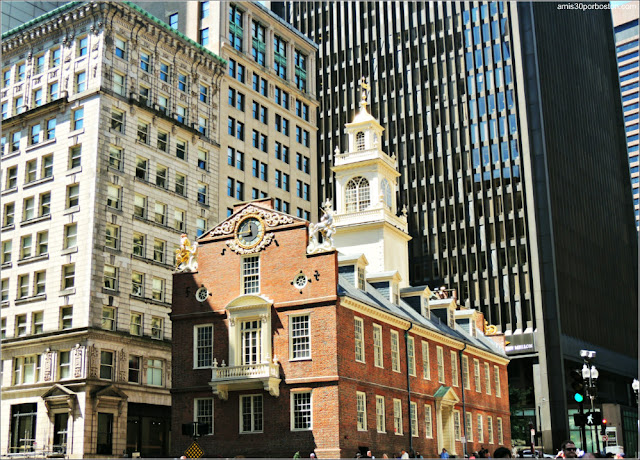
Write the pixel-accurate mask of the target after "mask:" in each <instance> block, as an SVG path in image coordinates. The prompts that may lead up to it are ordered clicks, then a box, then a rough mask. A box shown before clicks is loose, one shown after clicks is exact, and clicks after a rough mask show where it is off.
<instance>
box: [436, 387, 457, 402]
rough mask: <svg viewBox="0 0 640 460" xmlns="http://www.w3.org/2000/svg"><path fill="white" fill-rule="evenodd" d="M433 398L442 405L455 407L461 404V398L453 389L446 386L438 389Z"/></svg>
mask: <svg viewBox="0 0 640 460" xmlns="http://www.w3.org/2000/svg"><path fill="white" fill-rule="evenodd" d="M433 398H434V399H435V400H436V402H438V403H440V404H446V405H453V404H458V403H459V402H460V398H458V395H457V394H456V392H455V391H453V388H451V387H445V386H444V385H443V386H441V387H440V388H438V390H437V391H436V392H435V393H434V394H433Z"/></svg>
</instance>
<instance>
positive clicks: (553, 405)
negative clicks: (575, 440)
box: [272, 1, 638, 448]
mask: <svg viewBox="0 0 640 460" xmlns="http://www.w3.org/2000/svg"><path fill="white" fill-rule="evenodd" d="M563 5H564V6H563ZM599 5H604V4H599ZM272 8H273V9H274V10H275V11H278V12H279V13H280V14H281V15H282V16H283V17H285V18H286V19H288V20H289V21H290V22H291V23H292V24H293V25H294V26H295V27H296V28H298V29H299V30H300V31H301V32H302V33H304V34H306V35H307V36H309V37H310V38H311V39H313V40H314V41H315V42H316V43H318V44H319V47H320V49H319V53H318V56H319V63H318V69H319V75H318V99H319V100H320V103H321V105H320V111H319V122H318V128H319V130H318V149H319V158H320V163H319V167H318V170H319V179H318V180H319V185H320V187H321V193H320V197H319V198H320V200H324V199H325V198H327V197H329V198H331V197H333V196H334V194H335V184H334V179H333V175H332V172H331V166H332V165H333V161H334V160H333V151H334V150H335V148H336V147H339V148H340V149H341V150H344V145H345V142H346V138H345V136H344V135H343V133H342V126H344V124H345V123H346V122H348V121H349V120H350V119H351V118H352V117H353V114H354V113H355V111H356V110H357V104H358V95H359V94H358V88H357V83H358V81H359V80H360V79H361V78H362V77H366V78H368V79H369V82H370V84H371V96H372V97H371V100H372V107H371V112H372V115H373V116H374V117H375V118H376V119H378V120H380V122H381V124H382V125H383V126H384V128H385V132H384V136H383V139H382V142H383V149H384V150H385V151H387V152H389V154H390V155H396V156H397V158H398V165H399V166H398V169H399V172H400V173H401V177H400V179H399V186H398V190H397V194H398V200H399V203H401V205H400V206H399V208H401V207H402V205H405V206H406V208H407V211H408V216H407V218H408V222H409V231H410V234H411V236H412V237H413V238H412V241H411V242H410V257H411V261H412V265H411V267H410V268H411V272H410V278H411V279H410V282H411V284H412V285H419V284H428V285H430V286H432V287H434V286H440V285H441V284H444V285H446V286H447V287H449V288H455V289H457V295H458V298H459V299H460V301H461V302H462V303H463V304H465V305H466V306H469V307H473V308H477V309H479V310H481V311H482V312H483V313H484V314H485V318H486V319H487V320H488V322H489V323H490V324H495V325H497V326H498V329H499V330H500V331H502V332H504V333H505V336H506V340H507V342H509V343H508V345H507V350H508V353H509V354H510V355H511V356H512V358H513V359H512V362H511V364H510V366H509V367H510V368H509V372H510V374H509V375H510V376H509V379H510V384H511V385H513V386H515V387H520V388H524V389H527V388H531V387H532V383H533V389H532V391H531V393H530V394H529V397H528V402H527V404H526V406H527V407H525V408H524V409H523V410H522V411H521V412H522V414H523V417H524V420H526V421H534V422H535V423H536V425H537V426H540V427H542V430H543V436H544V444H545V446H546V447H547V448H549V447H550V446H551V445H553V446H555V447H557V446H559V445H560V443H561V442H562V441H563V440H564V438H566V437H567V436H568V434H569V431H568V429H569V427H568V425H569V424H568V410H569V409H570V408H571V402H568V401H567V400H568V398H569V396H570V395H569V392H568V376H566V375H565V373H568V371H569V370H571V369H573V368H579V367H581V359H580V357H579V350H580V349H581V348H588V349H593V350H597V351H598V353H599V355H598V356H599V357H601V359H602V361H603V365H604V366H605V367H607V369H606V371H605V373H604V374H603V373H601V376H603V378H604V379H605V380H607V383H606V384H604V381H603V387H606V388H608V390H604V393H602V392H601V393H600V398H601V401H609V402H613V401H615V402H616V403H619V404H621V405H627V406H630V405H631V401H630V400H629V398H628V397H627V396H625V395H627V391H626V389H625V388H628V386H629V385H630V383H631V379H632V377H633V372H631V369H633V368H635V367H634V366H635V360H636V357H637V337H638V331H637V327H636V324H637V241H636V232H635V229H634V225H633V215H632V212H631V210H632V201H631V187H630V181H629V173H628V161H627V156H626V149H625V142H624V139H625V138H624V129H623V120H622V111H621V104H620V98H619V97H618V94H619V93H618V92H619V85H618V79H617V72H616V68H615V62H614V57H613V55H612V54H611V52H610V50H611V49H613V48H614V43H613V30H612V25H611V18H610V15H609V11H608V10H607V9H605V8H604V7H601V8H599V9H594V8H593V9H590V10H588V11H580V10H577V11H574V10H571V9H570V8H571V6H570V5H566V4H560V3H550V2H538V3H536V2H534V3H527V2H459V3H454V2H450V3H444V2H442V3H439V2H438V3H436V2H421V1H419V2H285V3H283V4H282V3H278V4H272ZM334 201H335V200H334ZM605 305H606V308H604V306H605ZM613 330H615V331H622V330H624V331H625V332H624V333H622V332H616V333H615V334H612V333H611V331H613ZM612 335H614V336H612ZM626 369H629V371H626ZM605 374H606V376H605ZM613 388H616V389H617V390H616V391H613V390H612V389H613ZM538 414H539V415H540V416H541V417H540V418H539V417H538ZM536 419H537V420H536Z"/></svg>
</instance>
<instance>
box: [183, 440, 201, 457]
mask: <svg viewBox="0 0 640 460" xmlns="http://www.w3.org/2000/svg"><path fill="white" fill-rule="evenodd" d="M203 455H204V451H203V450H202V448H201V447H200V446H199V445H198V443H197V442H196V441H193V444H191V446H189V448H188V449H187V450H185V451H184V456H185V457H187V458H200V457H202V456H203Z"/></svg>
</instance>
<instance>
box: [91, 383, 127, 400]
mask: <svg viewBox="0 0 640 460" xmlns="http://www.w3.org/2000/svg"><path fill="white" fill-rule="evenodd" d="M94 397H95V398H118V399H129V396H127V394H126V393H125V392H124V391H122V390H121V389H120V388H118V387H117V386H115V385H109V386H108V387H104V388H102V389H101V390H98V391H96V393H95V395H94Z"/></svg>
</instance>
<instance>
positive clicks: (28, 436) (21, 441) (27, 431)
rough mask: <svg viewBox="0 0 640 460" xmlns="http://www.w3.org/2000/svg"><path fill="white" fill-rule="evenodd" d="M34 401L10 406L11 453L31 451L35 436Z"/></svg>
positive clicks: (36, 409)
mask: <svg viewBox="0 0 640 460" xmlns="http://www.w3.org/2000/svg"><path fill="white" fill-rule="evenodd" d="M37 415H38V406H37V404H36V403H29V404H16V405H15V406H11V442H10V447H9V450H10V451H11V453H15V454H17V453H21V452H32V451H33V443H34V442H35V436H36V416H37Z"/></svg>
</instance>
